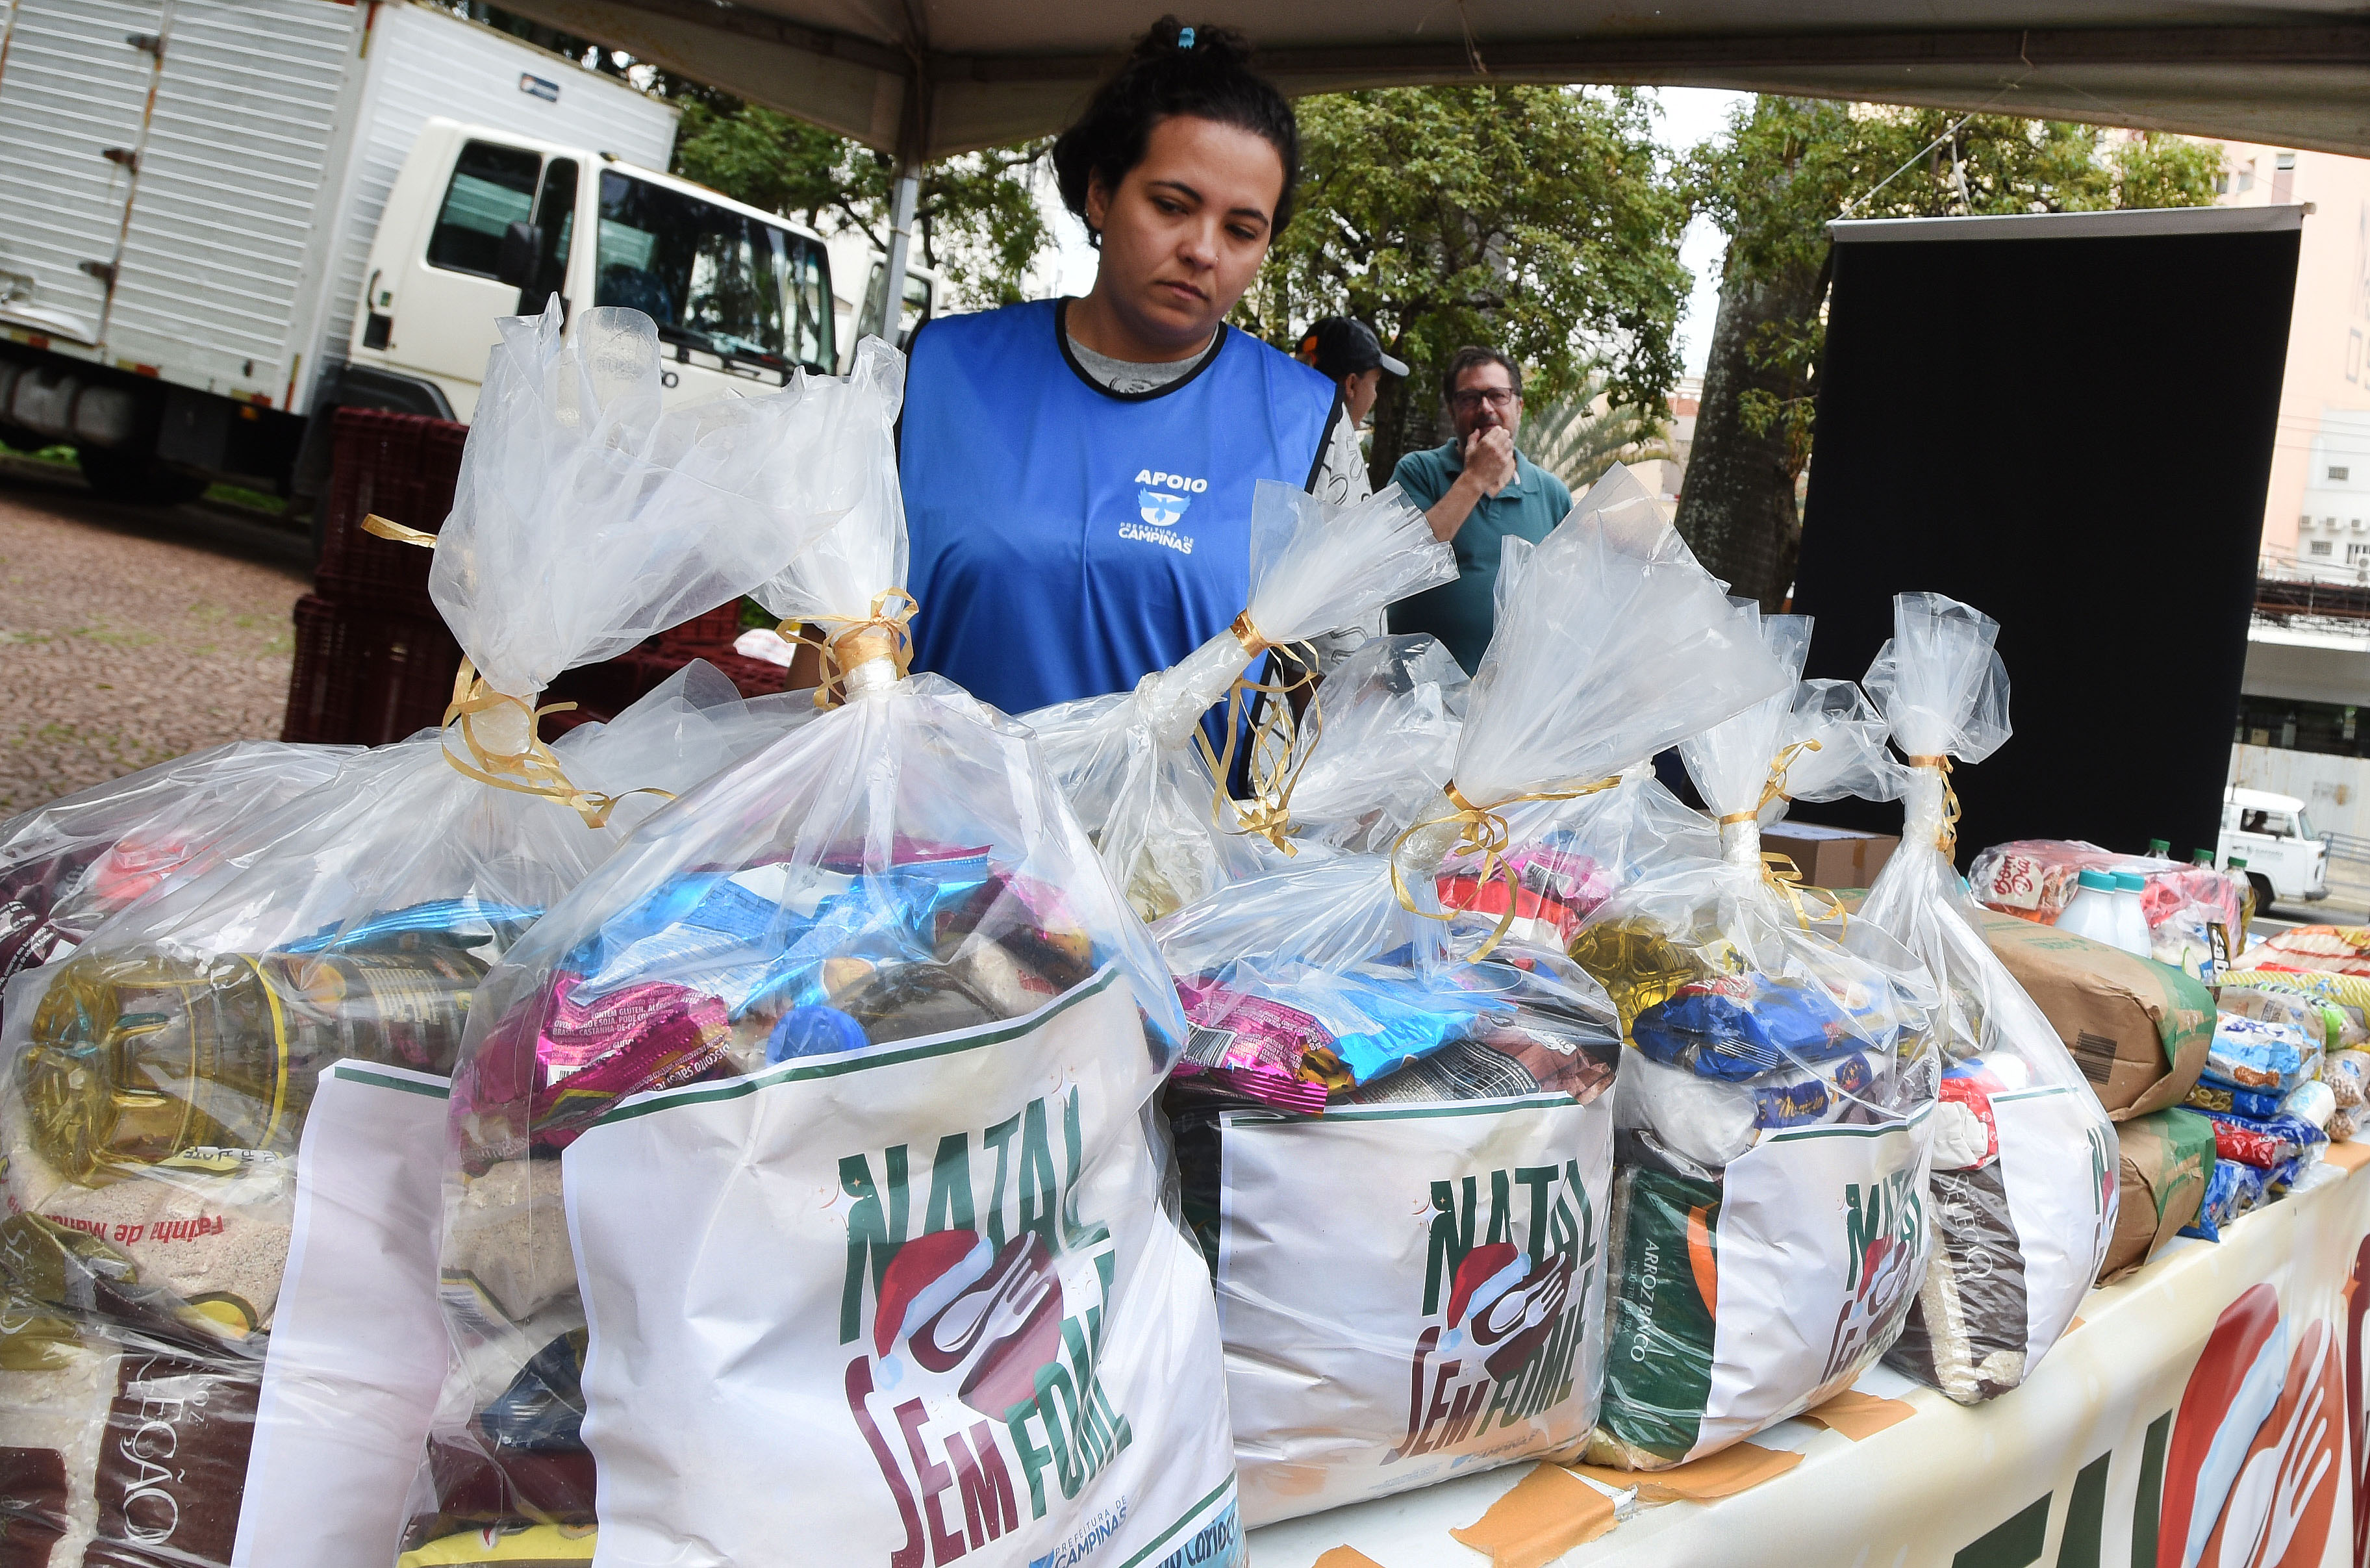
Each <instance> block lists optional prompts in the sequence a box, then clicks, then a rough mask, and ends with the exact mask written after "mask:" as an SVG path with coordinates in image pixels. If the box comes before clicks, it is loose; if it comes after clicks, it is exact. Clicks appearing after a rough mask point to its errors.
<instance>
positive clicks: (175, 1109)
mask: <svg viewBox="0 0 2370 1568" xmlns="http://www.w3.org/2000/svg"><path fill="white" fill-rule="evenodd" d="M485 972H486V966H485V964H484V963H483V962H481V961H480V960H478V959H477V958H476V957H474V956H472V955H470V954H469V953H466V952H463V951H456V950H454V949H451V948H442V947H421V948H417V949H413V950H410V951H397V952H338V953H285V952H282V953H265V954H261V955H258V956H248V955H246V954H239V953H231V954H224V955H219V956H214V957H209V958H203V959H194V960H193V959H185V958H179V957H168V956H165V955H162V954H157V953H153V952H134V953H126V954H115V953H92V954H85V955H83V956H81V957H78V958H75V959H72V960H69V961H68V962H67V963H65V964H63V966H62V967H61V968H60V970H59V973H58V975H57V978H56V979H55V980H54V981H52V983H51V985H50V987H49V989H48V991H47V993H46V994H45V995H44V996H43V997H42V998H41V1002H40V1007H39V1008H38V1009H36V1010H35V1012H34V1015H33V1038H32V1042H31V1043H30V1045H29V1047H28V1049H27V1050H26V1052H25V1054H24V1055H22V1056H21V1057H20V1058H18V1060H17V1079H18V1085H19V1087H20V1088H21V1089H22V1090H23V1092H24V1096H25V1104H26V1108H27V1110H28V1112H29V1113H30V1117H31V1121H32V1135H33V1141H34V1144H35V1146H36V1147H38V1148H39V1149H40V1153H41V1155H42V1157H43V1158H44V1159H48V1160H49V1161H50V1162H51V1163H52V1164H53V1165H54V1166H56V1167H57V1168H58V1170H59V1171H60V1173H61V1174H63V1175H64V1176H66V1177H68V1178H69V1179H71V1180H74V1181H76V1182H84V1183H86V1184H88V1183H96V1182H104V1181H106V1180H107V1179H108V1174H109V1171H110V1170H118V1171H124V1170H128V1169H130V1168H134V1167H139V1166H146V1165H155V1164H159V1163H162V1162H164V1161H166V1160H170V1159H176V1158H178V1157H180V1156H183V1155H185V1154H187V1153H189V1152H190V1150H193V1149H206V1148H216V1149H223V1150H229V1151H244V1150H261V1151H267V1152H271V1153H281V1154H289V1153H293V1152H294V1150H295V1147H296V1140H297V1136H298V1134H299V1133H300V1132H301V1130H302V1129H303V1126H304V1121H305V1109H306V1107H308V1106H309V1105H310V1104H311V1103H312V1100H313V1090H314V1088H315V1086H316V1083H317V1082H318V1081H319V1078H320V1076H321V1074H322V1072H323V1071H324V1070H326V1069H327V1068H328V1066H330V1065H331V1064H332V1063H334V1062H339V1061H368V1062H382V1063H385V1064H388V1065H390V1066H404V1067H410V1068H414V1069H416V1070H418V1071H420V1072H428V1073H450V1072H451V1071H452V1069H453V1061H454V1055H455V1054H456V1052H457V1051H458V1049H459V1047H460V1043H461V1029H462V1025H463V1023H464V1022H465V1021H466V1018H467V1015H468V1008H469V998H470V996H471V994H472V992H474V991H475V989H476V987H477V982H478V980H479V979H481V978H482V977H483V976H484V974H485Z"/></svg>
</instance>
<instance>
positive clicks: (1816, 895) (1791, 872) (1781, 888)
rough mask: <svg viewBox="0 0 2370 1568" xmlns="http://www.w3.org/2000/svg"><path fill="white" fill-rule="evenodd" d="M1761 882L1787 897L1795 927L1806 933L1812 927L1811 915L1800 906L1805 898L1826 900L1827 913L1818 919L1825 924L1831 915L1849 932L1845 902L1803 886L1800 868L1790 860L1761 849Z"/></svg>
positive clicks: (1821, 889) (1787, 856) (1826, 892)
mask: <svg viewBox="0 0 2370 1568" xmlns="http://www.w3.org/2000/svg"><path fill="white" fill-rule="evenodd" d="M1761 880H1762V881H1763V882H1766V883H1768V884H1769V885H1770V886H1771V887H1773V888H1775V889H1777V891H1778V892H1779V893H1781V894H1785V895H1786V899H1787V901H1788V902H1789V903H1790V904H1792V905H1793V906H1794V921H1795V923H1796V924H1797V925H1799V926H1801V927H1802V928H1804V929H1806V930H1807V929H1809V928H1810V926H1811V923H1812V922H1811V913H1810V911H1809V910H1808V909H1807V908H1805V907H1804V906H1803V904H1802V897H1803V895H1804V894H1809V895H1811V897H1812V898H1813V899H1824V900H1825V902H1826V905H1827V907H1826V913H1825V914H1824V915H1821V916H1820V917H1819V918H1820V919H1823V920H1824V919H1825V918H1826V917H1827V916H1828V915H1832V916H1834V917H1835V919H1836V920H1837V921H1838V922H1839V923H1840V924H1841V926H1842V928H1844V929H1847V930H1848V929H1849V928H1851V917H1850V916H1849V915H1848V914H1847V913H1846V912H1845V910H1844V901H1843V900H1842V899H1840V898H1837V897H1836V896H1835V894H1833V893H1831V892H1829V891H1828V890H1827V889H1825V888H1824V887H1811V886H1809V885H1807V884H1805V883H1804V882H1803V881H1802V868H1801V867H1800V866H1798V865H1796V864H1794V859H1793V857H1792V856H1790V855H1780V854H1778V853H1777V852H1776V851H1775V850H1771V849H1764V850H1763V851H1762V852H1761Z"/></svg>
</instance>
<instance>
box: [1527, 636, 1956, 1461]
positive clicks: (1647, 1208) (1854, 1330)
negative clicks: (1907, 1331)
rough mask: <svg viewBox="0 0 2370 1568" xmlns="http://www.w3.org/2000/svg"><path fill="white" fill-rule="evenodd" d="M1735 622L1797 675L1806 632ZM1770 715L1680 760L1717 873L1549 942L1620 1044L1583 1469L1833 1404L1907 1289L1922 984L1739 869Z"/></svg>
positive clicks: (1695, 877) (1713, 732) (1766, 869)
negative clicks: (1567, 960)
mask: <svg viewBox="0 0 2370 1568" xmlns="http://www.w3.org/2000/svg"><path fill="white" fill-rule="evenodd" d="M1761 625H1762V629H1763V633H1764V635H1765V636H1766V640H1767V642H1768V646H1769V648H1770V650H1771V651H1772V653H1773V654H1774V655H1776V656H1777V657H1778V658H1779V659H1781V660H1782V661H1783V662H1784V663H1785V664H1786V666H1787V667H1788V669H1789V672H1791V673H1799V672H1800V670H1801V662H1802V656H1803V653H1804V651H1805V650H1806V648H1807V646H1808V643H1809V640H1810V623H1809V622H1808V621H1807V620H1803V619H1801V618H1799V617H1769V618H1767V619H1766V620H1764V621H1763V622H1762V623H1761ZM1793 696H1794V693H1793V690H1792V686H1791V682H1790V681H1789V684H1788V686H1787V688H1786V689H1785V690H1783V691H1781V692H1780V693H1779V694H1778V695H1777V696H1775V697H1773V698H1770V699H1769V700H1767V701H1766V702H1764V703H1762V704H1760V705H1758V706H1756V707H1755V708H1754V709H1749V710H1747V711H1746V712H1744V713H1743V714H1740V715H1738V716H1737V717H1735V718H1733V719H1731V720H1729V721H1726V722H1725V723H1722V724H1720V725H1718V726H1715V727H1714V728H1712V729H1710V730H1708V731H1706V732H1703V733H1702V734H1699V735H1697V736H1695V737H1693V738H1691V739H1689V740H1687V741H1685V743H1683V744H1682V745H1681V747H1680V755H1681V756H1682V757H1683V758H1684V759H1685V762H1686V765H1687V770H1688V772H1689V773H1690V774H1691V775H1692V776H1693V778H1694V779H1695V782H1696V787H1697V790H1700V791H1701V792H1702V795H1703V798H1704V801H1705V802H1706V805H1707V806H1708V809H1709V810H1710V811H1711V812H1712V813H1714V814H1715V816H1716V817H1717V819H1718V824H1719V827H1720V859H1717V860H1712V861H1703V860H1685V859H1674V860H1672V861H1669V862H1668V863H1666V864H1664V865H1662V866H1661V867H1658V868H1656V869H1654V870H1650V871H1649V872H1647V873H1646V874H1645V875H1643V876H1641V877H1639V879H1638V880H1637V881H1636V882H1633V883H1630V884H1629V885H1628V886H1625V887H1623V888H1621V889H1619V890H1618V891H1616V892H1615V893H1614V894H1612V896H1611V897H1609V898H1607V899H1606V900H1605V901H1604V902H1603V903H1602V904H1599V905H1597V906H1596V907H1595V908H1594V909H1593V910H1592V911H1591V912H1590V913H1589V915H1588V917H1587V919H1586V922H1585V923H1584V925H1583V926H1582V929H1581V931H1580V934H1579V935H1578V936H1577V937H1576V938H1575V939H1574V940H1573V943H1572V948H1571V953H1572V957H1573V958H1574V959H1576V960H1577V961H1578V962H1579V963H1580V964H1581V966H1582V968H1584V969H1586V970H1587V971H1588V972H1589V973H1590V974H1593V975H1595V976H1596V978H1597V979H1598V980H1599V981H1601V982H1602V983H1603V984H1604V986H1605V989H1606V990H1607V991H1608V992H1609V993H1610V994H1611V996H1612V997H1613V1000H1614V1002H1615V1003H1616V1005H1617V1006H1618V1008H1619V1009H1620V1014H1621V1020H1622V1025H1623V1028H1624V1031H1625V1033H1626V1035H1627V1037H1628V1049H1626V1050H1625V1051H1624V1052H1623V1054H1622V1055H1623V1060H1622V1063H1621V1071H1620V1081H1619V1095H1618V1121H1619V1124H1620V1133H1619V1140H1618V1145H1617V1158H1618V1159H1619V1160H1620V1170H1619V1173H1618V1176H1617V1179H1616V1189H1615V1196H1614V1205H1613V1217H1612V1226H1611V1228H1612V1249H1613V1277H1614V1288H1615V1292H1616V1296H1615V1300H1614V1305H1613V1310H1612V1315H1611V1320H1610V1322H1611V1326H1610V1330H1609V1334H1608V1338H1609V1342H1610V1343H1608V1345H1607V1348H1606V1372H1605V1404H1604V1412H1603V1414H1602V1415H1601V1417H1600V1418H1599V1421H1598V1425H1597V1430H1596V1432H1595V1434H1594V1435H1593V1436H1592V1438H1591V1439H1590V1442H1589V1445H1588V1454H1589V1458H1591V1459H1593V1460H1594V1461H1596V1462H1599V1463H1605V1464H1612V1465H1617V1466H1621V1467H1624V1468H1628V1469H1639V1470H1659V1469H1662V1468H1665V1467H1667V1466H1671V1465H1675V1464H1679V1463H1681V1462H1683V1461H1685V1460H1687V1459H1691V1458H1699V1457H1701V1456H1703V1455H1705V1454H1708V1453H1712V1452H1714V1451H1716V1450H1718V1449H1720V1448H1722V1447H1726V1446H1728V1445H1729V1444H1731V1443H1733V1442H1736V1441H1737V1440H1738V1439H1740V1438H1743V1437H1747V1436H1750V1435H1753V1434H1754V1433H1755V1432H1758V1431H1760V1430H1761V1429H1762V1428H1764V1427H1766V1426H1768V1425H1769V1424H1772V1423H1774V1422H1777V1421H1780V1420H1783V1419H1784V1418H1786V1417H1787V1416H1789V1415H1792V1414H1794V1413H1796V1412H1799V1411H1801V1410H1804V1409H1806V1408H1808V1407H1809V1406H1811V1405H1812V1404H1815V1403H1817V1402H1818V1401H1821V1400H1824V1399H1825V1398H1827V1397H1828V1396H1830V1395H1832V1394H1834V1393H1835V1392H1837V1391H1838V1390H1840V1389H1844V1388H1846V1387H1847V1386H1848V1385H1849V1384H1850V1382H1851V1380H1852V1379H1853V1378H1855V1377H1857V1376H1858V1374H1859V1373H1860V1371H1861V1370H1862V1369H1863V1368H1865V1367H1866V1366H1870V1364H1871V1363H1873V1362H1874V1361H1875V1360H1876V1359H1877V1357H1879V1356H1880V1355H1883V1353H1884V1352H1885V1351H1886V1350H1887V1349H1888V1348H1889V1347H1890V1346H1891V1345H1892V1343H1893V1340H1894V1339H1895V1338H1896V1337H1897V1336H1898V1335H1899V1333H1900V1332H1901V1322H1902V1319H1903V1317H1904V1314H1905V1313H1906V1312H1907V1311H1908V1309H1909V1304H1910V1301H1911V1299H1912V1297H1914V1296H1915V1294H1916V1289H1917V1285H1918V1281H1919V1280H1920V1279H1921V1278H1922V1277H1923V1275H1924V1273H1925V1266H1926V1255H1927V1247H1928V1241H1927V1223H1926V1217H1925V1192H1926V1178H1927V1160H1928V1155H1929V1146H1930V1143H1931V1137H1932V1129H1931V1123H1932V1113H1933V1092H1934V1091H1933V1088H1932V1085H1931V1079H1932V1076H1933V1066H1932V1060H1931V1055H1932V1053H1931V1045H1930V1042H1929V1039H1928V1033H1929V1030H1930V1027H1931V1025H1930V1014H1931V1009H1932V1006H1933V993H1932V987H1931V984H1930V982H1929V981H1928V979H1927V975H1926V973H1925V970H1924V967H1923V966H1922V965H1921V964H1919V963H1918V962H1917V961H1916V958H1914V957H1913V956H1911V955H1910V954H1909V953H1908V952H1907V951H1905V950H1904V949H1903V948H1902V947H1901V946H1900V945H1899V944H1898V943H1896V942H1893V940H1891V939H1889V938H1887V937H1885V936H1884V935H1883V934H1882V933H1881V931H1878V930H1876V929H1875V928H1873V927H1871V926H1870V924H1869V923H1868V922H1866V921H1862V920H1848V921H1847V920H1843V919H1840V918H1837V917H1834V916H1833V915H1832V914H1831V912H1829V911H1827V910H1826V909H1824V907H1823V906H1822V905H1820V904H1819V903H1818V902H1817V901H1816V899H1815V897H1814V896H1813V895H1811V894H1805V893H1804V892H1802V891H1801V890H1800V889H1799V888H1797V887H1795V886H1793V885H1792V884H1791V883H1790V882H1788V881H1786V880H1785V879H1784V876H1783V875H1782V874H1781V873H1782V868H1779V867H1777V866H1774V865H1772V864H1770V863H1768V862H1766V861H1765V860H1764V859H1763V856H1762V853H1761V845H1760V827H1759V823H1758V820H1757V818H1756V814H1755V813H1756V812H1757V810H1758V808H1759V807H1760V805H1761V803H1762V801H1763V800H1764V798H1765V796H1766V792H1767V791H1768V790H1770V789H1772V788H1773V787H1774V783H1775V780H1774V778H1773V774H1774V772H1775V766H1774V765H1775V764H1776V763H1777V761H1778V743H1779V738H1780V736H1781V735H1782V734H1783V733H1784V731H1785V727H1786V725H1787V722H1788V716H1789V711H1790V707H1791V702H1792V698H1793Z"/></svg>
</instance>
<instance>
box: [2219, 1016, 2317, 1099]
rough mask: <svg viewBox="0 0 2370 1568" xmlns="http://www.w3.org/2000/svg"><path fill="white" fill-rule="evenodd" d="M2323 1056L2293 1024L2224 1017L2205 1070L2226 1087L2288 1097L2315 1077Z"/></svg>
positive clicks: (2221, 1019) (2220, 1022)
mask: <svg viewBox="0 0 2370 1568" xmlns="http://www.w3.org/2000/svg"><path fill="white" fill-rule="evenodd" d="M2320 1055H2321V1051H2320V1045H2319V1043H2318V1041H2316V1040H2314V1039H2313V1038H2312V1037H2311V1036H2309V1035H2307V1033H2305V1032H2304V1031H2303V1030H2301V1029H2299V1028H2297V1027H2296V1026H2295V1025H2294V1024H2292V1023H2273V1022H2271V1021H2269V1020H2263V1019H2255V1018H2246V1017H2242V1016H2240V1015H2238V1014H2234V1013H2223V1014H2220V1015H2218V1016H2217V1017H2216V1018H2215V1022H2214V1043H2213V1044H2212V1045H2211V1046H2209V1047H2208V1048H2207V1050H2206V1053H2205V1070H2206V1071H2207V1072H2209V1073H2211V1074H2213V1075H2214V1077H2215V1078H2217V1079H2219V1080H2220V1081H2221V1082H2224V1083H2227V1084H2235V1085H2237V1086H2238V1088H2241V1089H2253V1090H2267V1091H2270V1092H2272V1093H2277V1094H2283V1095H2284V1094H2285V1093H2287V1092H2288V1090H2292V1089H2294V1088H2295V1086H2296V1085H2297V1084H2299V1083H2301V1082H2303V1081H2304V1079H2305V1078H2307V1077H2309V1076H2311V1075H2312V1073H2313V1072H2314V1071H2315V1070H2316V1069H2317V1068H2318V1066H2319V1063H2320Z"/></svg>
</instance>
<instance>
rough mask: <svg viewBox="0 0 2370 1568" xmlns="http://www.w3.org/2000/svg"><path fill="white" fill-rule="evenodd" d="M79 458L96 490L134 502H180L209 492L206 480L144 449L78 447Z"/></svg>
mask: <svg viewBox="0 0 2370 1568" xmlns="http://www.w3.org/2000/svg"><path fill="white" fill-rule="evenodd" d="M75 461H76V462H78V463H80V464H81V465H82V477H83V478H84V480H85V481H86V482H87V483H88V484H89V486H90V488H91V490H92V493H94V494H97V495H101V496H105V497H106V498H107V499H108V500H109V501H120V502H126V503H128V504H130V505H132V506H178V505H180V504H181V503H182V502H188V501H195V500H197V499H198V497H200V496H201V495H203V494H205V493H206V480H205V478H203V477H202V476H201V475H198V474H191V473H187V472H185V471H183V470H182V469H179V468H176V467H173V466H172V465H171V464H169V463H161V462H158V461H157V460H156V459H155V458H154V457H151V456H149V455H146V454H144V453H129V452H113V451H109V450H108V449H107V448H105V447H101V446H85V447H80V448H78V449H76V451H75Z"/></svg>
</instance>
